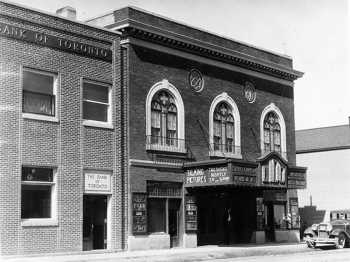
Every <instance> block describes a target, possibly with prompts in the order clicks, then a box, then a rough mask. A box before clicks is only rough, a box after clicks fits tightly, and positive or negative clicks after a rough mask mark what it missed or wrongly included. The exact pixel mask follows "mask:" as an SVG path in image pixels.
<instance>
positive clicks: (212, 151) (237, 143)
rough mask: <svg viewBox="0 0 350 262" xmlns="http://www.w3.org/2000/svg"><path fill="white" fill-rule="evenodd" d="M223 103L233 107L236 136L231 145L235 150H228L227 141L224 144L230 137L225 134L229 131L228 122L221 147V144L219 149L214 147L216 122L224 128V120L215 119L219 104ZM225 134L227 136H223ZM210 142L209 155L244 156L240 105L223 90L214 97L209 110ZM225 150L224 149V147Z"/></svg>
mask: <svg viewBox="0 0 350 262" xmlns="http://www.w3.org/2000/svg"><path fill="white" fill-rule="evenodd" d="M221 103H226V104H227V106H228V107H230V109H231V114H232V117H233V122H232V124H233V132H234V134H233V135H234V137H233V143H232V145H231V146H234V148H233V149H234V150H233V152H226V151H227V150H226V146H227V145H228V144H227V143H226V142H225V145H223V142H224V140H225V141H226V140H227V139H228V137H227V135H226V134H225V133H226V132H227V130H226V126H227V125H226V124H225V125H224V126H225V131H224V133H223V131H222V130H221V142H222V145H221V149H220V146H219V149H218V150H217V149H216V148H215V147H214V144H215V137H217V136H215V122H219V124H220V128H221V129H223V125H222V120H220V121H218V120H214V115H215V110H216V108H217V106H218V105H220V104H221ZM223 135H225V138H224V137H223ZM209 140H210V141H209V142H210V148H209V156H214V157H229V158H238V159H241V158H242V154H241V120H240V113H239V110H238V106H237V104H236V103H235V101H234V100H233V99H232V98H231V97H230V96H229V95H228V94H227V93H226V92H223V93H221V94H220V95H218V96H216V97H215V98H214V99H213V102H212V103H211V106H210V110H209ZM223 148H224V149H225V150H222V149H223Z"/></svg>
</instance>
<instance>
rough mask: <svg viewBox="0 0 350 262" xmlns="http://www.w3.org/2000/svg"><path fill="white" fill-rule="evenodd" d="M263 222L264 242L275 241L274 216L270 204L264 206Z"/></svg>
mask: <svg viewBox="0 0 350 262" xmlns="http://www.w3.org/2000/svg"><path fill="white" fill-rule="evenodd" d="M265 221H266V222H265V223H266V228H265V235H266V241H267V242H273V241H275V214H274V208H273V203H272V202H271V203H266V204H265Z"/></svg>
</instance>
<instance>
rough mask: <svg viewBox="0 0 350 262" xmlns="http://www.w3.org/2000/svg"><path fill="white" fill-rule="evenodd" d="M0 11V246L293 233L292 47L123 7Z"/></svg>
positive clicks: (149, 244) (302, 177) (159, 243)
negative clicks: (273, 47) (78, 15)
mask: <svg viewBox="0 0 350 262" xmlns="http://www.w3.org/2000/svg"><path fill="white" fill-rule="evenodd" d="M0 9H1V13H0V19H1V20H0V41H1V46H2V47H5V48H1V49H0V52H1V53H0V55H1V60H0V63H1V64H0V70H1V79H0V81H1V85H0V93H1V97H0V105H1V120H2V121H3V125H1V129H0V131H1V132H0V135H1V137H0V139H1V155H0V157H1V158H0V161H1V167H0V182H1V183H0V187H1V191H0V211H1V216H0V219H1V221H0V222H1V223H0V225H1V226H0V230H1V234H0V238H1V242H0V250H1V251H0V253H1V254H2V255H10V254H29V253H45V252H67V251H69V252H72V251H83V250H95V249H107V250H125V249H129V250H135V249H152V248H170V247H177V246H182V247H195V246H198V245H206V244H235V243H265V242H274V241H275V242H285V241H299V234H298V232H299V220H298V198H297V192H296V190H297V189H299V188H305V186H306V168H303V167H298V166H296V159H295V138H294V129H295V128H294V101H293V99H294V97H293V86H294V80H296V79H297V78H299V77H301V76H302V73H301V72H298V71H296V70H294V69H293V65H292V60H291V58H290V57H287V56H282V55H278V54H275V53H272V52H270V51H266V50H262V49H259V48H256V47H252V46H249V45H247V44H244V43H240V42H237V41H234V40H232V39H228V38H223V37H221V36H217V35H215V34H212V33H209V32H206V31H204V30H200V29H196V28H193V27H190V26H187V25H184V24H180V23H178V22H175V21H172V20H170V19H167V18H163V17H160V16H158V15H154V14H151V13H148V12H146V11H143V10H139V9H137V8H133V7H127V8H123V9H120V10H116V11H113V12H111V13H109V14H106V15H104V16H102V17H97V18H94V19H91V20H89V21H87V22H86V23H79V22H77V21H74V20H72V18H74V10H72V9H70V8H64V9H62V10H60V12H61V14H63V13H66V14H68V16H69V17H70V18H71V19H66V18H62V17H59V16H56V15H51V14H46V13H43V12H39V11H36V10H32V9H28V8H24V7H21V6H18V5H14V4H11V3H7V2H0ZM103 27H104V28H105V29H103Z"/></svg>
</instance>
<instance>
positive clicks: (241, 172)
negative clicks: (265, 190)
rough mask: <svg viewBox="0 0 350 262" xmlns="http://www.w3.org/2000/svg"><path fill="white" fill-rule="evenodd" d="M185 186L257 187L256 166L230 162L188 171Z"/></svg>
mask: <svg viewBox="0 0 350 262" xmlns="http://www.w3.org/2000/svg"><path fill="white" fill-rule="evenodd" d="M184 184H185V186H188V187H193V186H209V185H248V186H256V185H257V175H256V166H255V165H247V164H244V163H237V164H236V163H233V162H229V163H226V164H225V165H222V164H221V165H217V166H210V167H198V168H192V169H188V170H187V171H186V175H185V183H184Z"/></svg>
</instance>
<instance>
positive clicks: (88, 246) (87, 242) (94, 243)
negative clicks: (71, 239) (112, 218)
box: [83, 195, 107, 250]
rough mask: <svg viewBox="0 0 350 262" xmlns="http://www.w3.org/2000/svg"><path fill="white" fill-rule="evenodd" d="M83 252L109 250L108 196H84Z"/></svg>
mask: <svg viewBox="0 0 350 262" xmlns="http://www.w3.org/2000/svg"><path fill="white" fill-rule="evenodd" d="M83 209H84V213H83V250H93V249H106V248H107V196H104V195H84V200H83Z"/></svg>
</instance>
